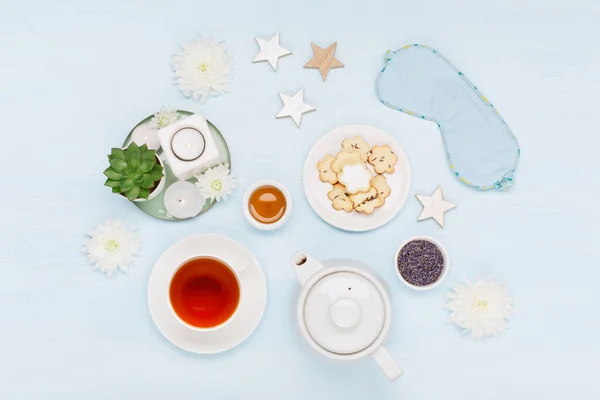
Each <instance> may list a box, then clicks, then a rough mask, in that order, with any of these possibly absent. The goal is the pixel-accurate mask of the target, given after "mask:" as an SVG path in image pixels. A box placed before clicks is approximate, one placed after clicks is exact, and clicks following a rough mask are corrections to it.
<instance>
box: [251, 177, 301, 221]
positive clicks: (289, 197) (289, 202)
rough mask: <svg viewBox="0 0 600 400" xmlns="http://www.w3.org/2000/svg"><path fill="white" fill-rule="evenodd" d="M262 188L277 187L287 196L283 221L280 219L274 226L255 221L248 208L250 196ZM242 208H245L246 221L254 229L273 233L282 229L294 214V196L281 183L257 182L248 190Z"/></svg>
mask: <svg viewBox="0 0 600 400" xmlns="http://www.w3.org/2000/svg"><path fill="white" fill-rule="evenodd" d="M261 186H275V187H276V188H277V189H279V190H281V192H282V193H283V195H284V196H285V201H286V206H285V213H284V214H283V216H282V217H281V219H279V221H277V222H274V223H272V224H263V223H261V222H258V221H257V220H255V219H254V217H252V215H251V214H250V209H249V208H248V203H249V202H250V196H252V193H253V192H254V191H255V190H256V189H258V188H259V187H261ZM242 207H243V208H244V216H245V217H246V221H248V223H249V224H250V225H252V226H253V227H255V228H257V229H261V230H263V231H272V230H273V229H277V228H279V227H281V226H282V225H283V224H285V223H286V222H287V220H288V219H289V218H290V215H291V213H292V195H291V194H290V192H289V191H288V190H287V189H286V187H285V186H283V185H282V184H281V183H279V182H275V181H269V180H263V181H257V182H254V183H253V184H252V185H251V186H250V187H249V188H248V190H246V194H245V195H244V199H243V200H242Z"/></svg>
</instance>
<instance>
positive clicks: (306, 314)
mask: <svg viewBox="0 0 600 400" xmlns="http://www.w3.org/2000/svg"><path fill="white" fill-rule="evenodd" d="M292 264H293V267H294V270H295V271H296V275H297V276H298V279H299V280H300V285H302V286H303V290H302V293H301V294H300V300H299V301H298V323H299V324H300V329H301V331H302V334H303V335H304V338H305V339H306V340H307V341H308V343H310V345H311V346H312V348H313V349H315V350H316V351H317V352H319V353H321V354H323V355H325V356H327V357H330V358H333V359H336V360H344V361H346V360H347V361H351V360H357V359H360V358H363V357H366V356H369V355H370V356H371V357H373V359H374V360H375V361H376V362H377V364H379V366H380V367H381V369H382V370H383V372H384V373H385V374H386V375H387V377H388V378H389V379H390V380H392V381H395V380H396V379H398V378H399V377H400V376H401V375H402V369H401V368H400V366H398V364H397V363H396V361H395V360H394V359H393V358H392V357H391V356H390V354H389V353H388V352H387V351H386V349H385V348H384V347H383V345H382V343H383V340H384V339H385V336H386V335H387V333H388V331H389V328H390V324H391V306H390V300H389V298H388V295H387V293H386V291H385V289H384V288H383V286H382V285H381V283H379V282H378V281H377V280H376V279H375V278H374V277H373V276H371V275H370V274H368V273H366V272H365V271H364V269H365V268H368V267H367V266H366V265H364V264H362V263H360V262H359V261H355V260H347V259H332V260H327V261H323V263H320V262H318V261H316V260H315V259H313V258H312V257H311V256H309V255H308V254H306V253H303V252H299V253H296V254H294V256H293V257H292Z"/></svg>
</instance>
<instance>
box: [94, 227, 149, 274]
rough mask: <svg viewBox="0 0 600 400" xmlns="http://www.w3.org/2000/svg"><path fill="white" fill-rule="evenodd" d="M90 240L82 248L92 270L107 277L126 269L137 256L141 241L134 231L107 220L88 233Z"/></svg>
mask: <svg viewBox="0 0 600 400" xmlns="http://www.w3.org/2000/svg"><path fill="white" fill-rule="evenodd" d="M88 236H89V237H90V239H89V240H88V242H87V243H86V245H85V247H84V248H83V252H84V253H86V254H87V256H88V260H89V261H90V263H91V264H92V269H93V270H100V272H104V273H106V275H108V276H109V277H110V276H112V275H113V274H114V273H115V271H116V270H117V269H118V268H119V269H121V270H122V271H123V272H127V267H128V265H129V264H131V263H132V262H133V261H134V260H135V258H136V256H137V255H139V251H140V247H141V241H140V239H139V238H138V237H137V236H136V235H135V233H134V231H133V230H131V229H128V228H127V227H126V226H125V224H123V223H122V222H121V221H119V220H115V219H109V220H108V221H106V222H105V223H104V224H102V225H99V226H98V227H96V229H95V230H94V231H93V232H91V233H89V234H88Z"/></svg>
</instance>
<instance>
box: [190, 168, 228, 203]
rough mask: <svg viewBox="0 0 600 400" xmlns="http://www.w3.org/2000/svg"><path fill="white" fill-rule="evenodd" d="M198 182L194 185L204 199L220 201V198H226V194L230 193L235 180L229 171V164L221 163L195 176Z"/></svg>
mask: <svg viewBox="0 0 600 400" xmlns="http://www.w3.org/2000/svg"><path fill="white" fill-rule="evenodd" d="M195 177H196V179H197V180H198V182H196V186H197V187H198V189H199V190H200V194H202V197H204V199H205V200H208V199H210V200H211V201H212V200H217V201H220V200H221V198H223V199H225V200H227V195H228V194H231V192H232V190H233V189H234V188H235V184H236V183H237V181H236V180H235V179H233V178H234V175H233V174H232V173H230V172H229V164H221V165H219V166H217V167H214V168H209V169H207V170H206V171H205V172H204V173H203V174H199V175H196V176H195Z"/></svg>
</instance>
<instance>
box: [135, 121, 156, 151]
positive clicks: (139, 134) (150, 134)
mask: <svg viewBox="0 0 600 400" xmlns="http://www.w3.org/2000/svg"><path fill="white" fill-rule="evenodd" d="M131 140H133V141H134V142H135V144H137V145H138V146H141V145H143V144H146V145H147V146H148V148H149V149H150V150H156V149H158V148H159V147H160V142H159V141H158V130H157V129H155V128H152V127H150V126H148V124H142V125H140V126H138V127H137V128H135V129H134V130H133V133H132V134H131Z"/></svg>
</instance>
